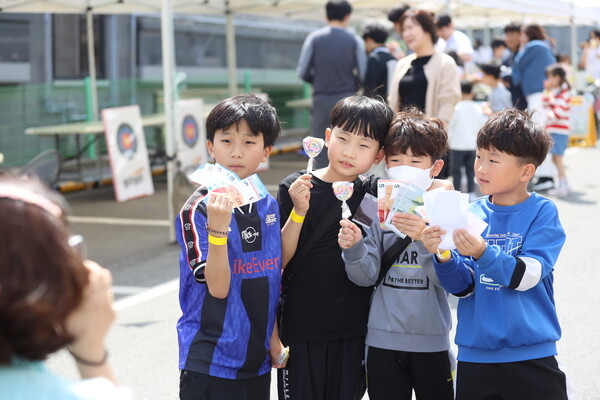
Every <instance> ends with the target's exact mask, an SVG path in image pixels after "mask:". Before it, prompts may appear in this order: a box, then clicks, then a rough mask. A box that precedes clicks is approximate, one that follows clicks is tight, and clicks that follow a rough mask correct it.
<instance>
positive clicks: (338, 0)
mask: <svg viewBox="0 0 600 400" xmlns="http://www.w3.org/2000/svg"><path fill="white" fill-rule="evenodd" d="M325 11H326V13H327V20H328V21H343V20H344V18H346V15H350V14H351V13H352V5H351V4H350V3H348V2H347V1H346V0H329V1H328V2H327V4H326V5H325Z"/></svg>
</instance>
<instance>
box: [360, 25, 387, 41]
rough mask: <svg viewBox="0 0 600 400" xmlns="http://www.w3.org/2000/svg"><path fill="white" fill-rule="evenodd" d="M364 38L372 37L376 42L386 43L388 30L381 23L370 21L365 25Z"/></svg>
mask: <svg viewBox="0 0 600 400" xmlns="http://www.w3.org/2000/svg"><path fill="white" fill-rule="evenodd" d="M362 38H363V40H367V38H371V39H373V41H374V42H375V43H385V41H386V40H387V38H388V31H387V29H385V28H384V27H383V25H381V24H378V23H376V22H374V23H370V24H368V25H366V26H365V28H364V30H363V35H362Z"/></svg>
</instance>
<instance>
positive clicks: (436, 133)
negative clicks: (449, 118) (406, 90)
mask: <svg viewBox="0 0 600 400" xmlns="http://www.w3.org/2000/svg"><path fill="white" fill-rule="evenodd" d="M384 149H385V154H386V156H393V155H396V154H406V153H407V152H408V149H410V151H411V152H412V153H413V154H414V155H415V156H418V157H423V156H429V157H431V160H432V161H435V160H439V159H441V158H442V157H443V156H444V155H445V154H446V152H447V151H448V133H447V132H446V128H445V125H444V122H442V120H441V119H439V118H435V117H430V116H428V115H427V114H425V113H424V112H422V111H421V110H419V109H418V108H416V107H407V108H405V109H403V110H402V111H400V112H398V113H396V115H395V116H394V119H393V120H392V125H391V126H390V131H389V133H388V136H387V139H386V140H385V146H384Z"/></svg>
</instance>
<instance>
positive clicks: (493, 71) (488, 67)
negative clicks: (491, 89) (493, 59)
mask: <svg viewBox="0 0 600 400" xmlns="http://www.w3.org/2000/svg"><path fill="white" fill-rule="evenodd" d="M479 68H481V72H483V74H484V75H491V76H493V77H494V79H498V78H500V67H498V66H497V65H493V64H482V65H480V66H479Z"/></svg>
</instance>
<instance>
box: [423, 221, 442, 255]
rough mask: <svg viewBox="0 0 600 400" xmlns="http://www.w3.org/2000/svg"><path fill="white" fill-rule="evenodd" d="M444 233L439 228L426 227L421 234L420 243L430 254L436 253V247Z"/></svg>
mask: <svg viewBox="0 0 600 400" xmlns="http://www.w3.org/2000/svg"><path fill="white" fill-rule="evenodd" d="M445 233H446V231H445V230H443V229H441V228H440V227H439V226H428V227H426V228H425V229H423V232H422V233H421V242H423V246H425V248H426V249H427V251H428V252H430V253H433V254H435V253H437V250H438V246H439V245H440V243H442V235H443V234H445Z"/></svg>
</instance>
